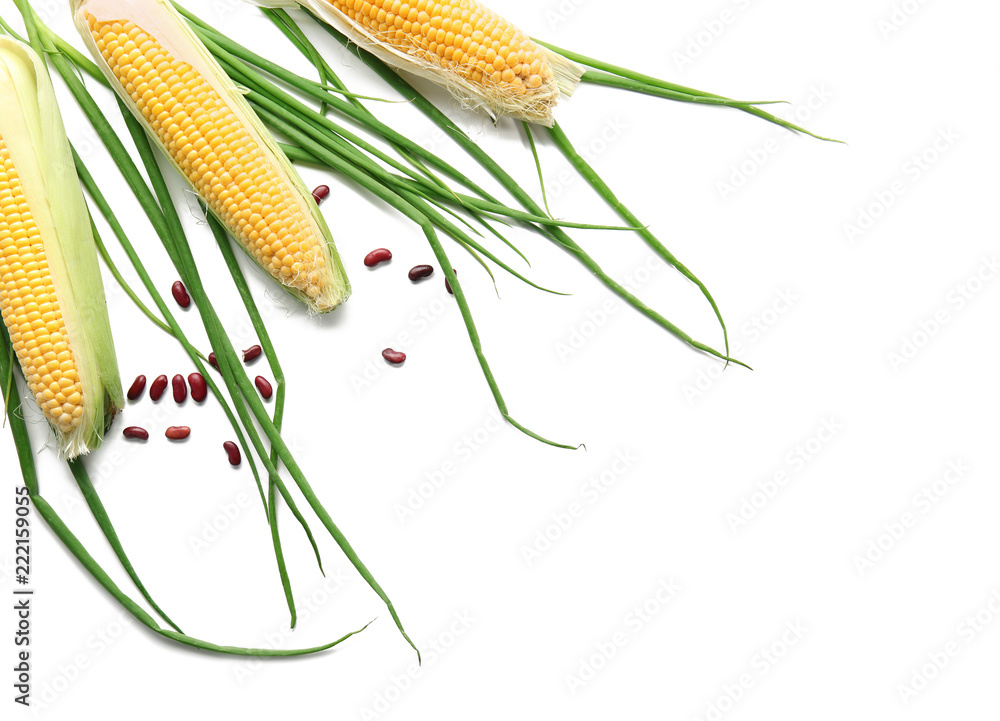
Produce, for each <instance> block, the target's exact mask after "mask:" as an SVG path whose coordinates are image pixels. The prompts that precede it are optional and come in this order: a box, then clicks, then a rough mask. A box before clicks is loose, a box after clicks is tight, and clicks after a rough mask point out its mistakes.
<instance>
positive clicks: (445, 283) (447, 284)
mask: <svg viewBox="0 0 1000 721" xmlns="http://www.w3.org/2000/svg"><path fill="white" fill-rule="evenodd" d="M451 272H452V273H454V274H455V275H458V271H457V270H455V269H454V268H452V269H451ZM444 289H445V290H446V291H448V294H449V295H455V291H453V290H452V289H451V283H449V282H448V279H447V278H445V279H444Z"/></svg>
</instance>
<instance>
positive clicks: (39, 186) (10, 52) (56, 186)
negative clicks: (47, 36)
mask: <svg viewBox="0 0 1000 721" xmlns="http://www.w3.org/2000/svg"><path fill="white" fill-rule="evenodd" d="M0 100H2V102H3V108H4V109H3V112H2V113H0V137H2V138H3V139H4V143H5V144H6V146H7V150H8V152H9V153H10V157H11V161H12V163H13V165H14V168H15V170H16V172H17V175H18V178H19V179H20V183H21V187H22V190H23V192H24V195H25V198H26V199H27V204H28V206H29V209H30V212H31V215H32V218H33V220H34V222H35V224H36V226H37V227H38V230H39V233H40V237H41V243H42V246H43V248H44V252H45V256H46V258H47V260H48V267H49V272H50V273H51V275H52V283H53V287H54V289H55V293H56V298H57V301H58V304H59V308H60V310H61V312H62V318H63V322H64V324H65V327H66V332H67V336H68V338H67V341H68V345H69V347H70V350H71V352H72V354H73V360H74V363H75V365H76V370H77V374H78V379H79V381H80V384H81V387H82V397H83V407H84V414H83V417H82V418H81V421H80V423H79V424H78V425H77V426H76V427H75V428H74V429H73V430H72V431H71V432H69V433H62V432H60V431H59V429H58V428H56V427H55V425H53V426H52V427H53V430H54V431H55V432H56V437H57V441H58V446H59V452H60V454H61V455H62V456H64V457H65V458H68V459H72V458H75V457H77V456H79V455H83V454H85V453H88V452H89V451H92V450H94V449H95V448H97V447H98V446H100V444H101V441H102V439H103V436H104V433H105V432H106V430H107V429H108V428H109V427H110V424H111V421H112V420H113V418H114V416H115V415H116V414H117V413H118V412H119V411H120V410H121V409H122V407H123V406H124V400H125V399H124V395H123V393H122V387H121V378H120V376H119V373H118V361H117V358H116V355H115V347H114V342H113V340H112V337H111V324H110V321H109V319H108V311H107V303H106V301H105V296H104V285H103V282H102V280H101V269H100V266H99V264H98V260H97V248H96V245H95V243H94V236H93V231H92V226H91V223H90V216H89V213H88V210H87V205H86V202H85V201H84V198H83V191H82V190H81V188H80V180H79V177H78V176H77V174H76V167H75V165H74V162H73V156H72V151H71V150H70V145H69V140H68V139H67V137H66V129H65V127H64V125H63V122H62V117H61V116H60V114H59V108H58V106H57V104H56V97H55V93H54V91H53V89H52V83H51V81H50V79H49V75H48V72H47V70H46V68H45V65H44V63H43V62H42V60H41V59H40V58H39V57H38V55H37V54H35V52H34V51H33V50H31V48H29V47H28V46H26V45H24V44H22V43H20V42H17V41H16V40H12V39H10V38H7V37H0ZM4 310H5V313H4V319H5V321H6V320H7V313H6V310H7V309H6V305H5V306H4ZM15 350H16V349H15ZM26 353H27V351H26V350H22V351H21V352H19V353H18V359H19V360H20V362H21V367H22V369H24V370H25V375H26V376H27V375H28V373H29V370H28V367H27V366H26V363H25V361H26ZM47 418H48V417H47ZM50 424H51V420H50Z"/></svg>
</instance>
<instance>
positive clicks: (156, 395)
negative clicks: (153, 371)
mask: <svg viewBox="0 0 1000 721" xmlns="http://www.w3.org/2000/svg"><path fill="white" fill-rule="evenodd" d="M165 390H167V377H166V376H156V379H155V380H154V381H153V382H152V383H151V384H150V385H149V398H150V400H154V401H158V400H160V397H161V396H162V395H163V391H165Z"/></svg>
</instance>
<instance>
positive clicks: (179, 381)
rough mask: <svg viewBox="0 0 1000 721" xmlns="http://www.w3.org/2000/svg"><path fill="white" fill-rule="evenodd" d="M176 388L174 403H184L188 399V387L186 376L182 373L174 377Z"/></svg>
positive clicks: (173, 382)
mask: <svg viewBox="0 0 1000 721" xmlns="http://www.w3.org/2000/svg"><path fill="white" fill-rule="evenodd" d="M172 385H173V388H174V403H183V402H184V401H186V400H187V397H188V387H187V384H186V383H185V382H184V376H182V375H181V374H180V373H178V374H177V375H175V376H174V379H173V381H172Z"/></svg>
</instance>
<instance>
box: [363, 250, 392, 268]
mask: <svg viewBox="0 0 1000 721" xmlns="http://www.w3.org/2000/svg"><path fill="white" fill-rule="evenodd" d="M388 260H392V251H391V250H389V249H388V248H376V249H375V250H373V251H372V252H371V253H369V254H368V255H366V256H365V265H367V266H368V267H369V268H374V267H375V266H376V265H378V264H379V263H385V262H386V261H388Z"/></svg>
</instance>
